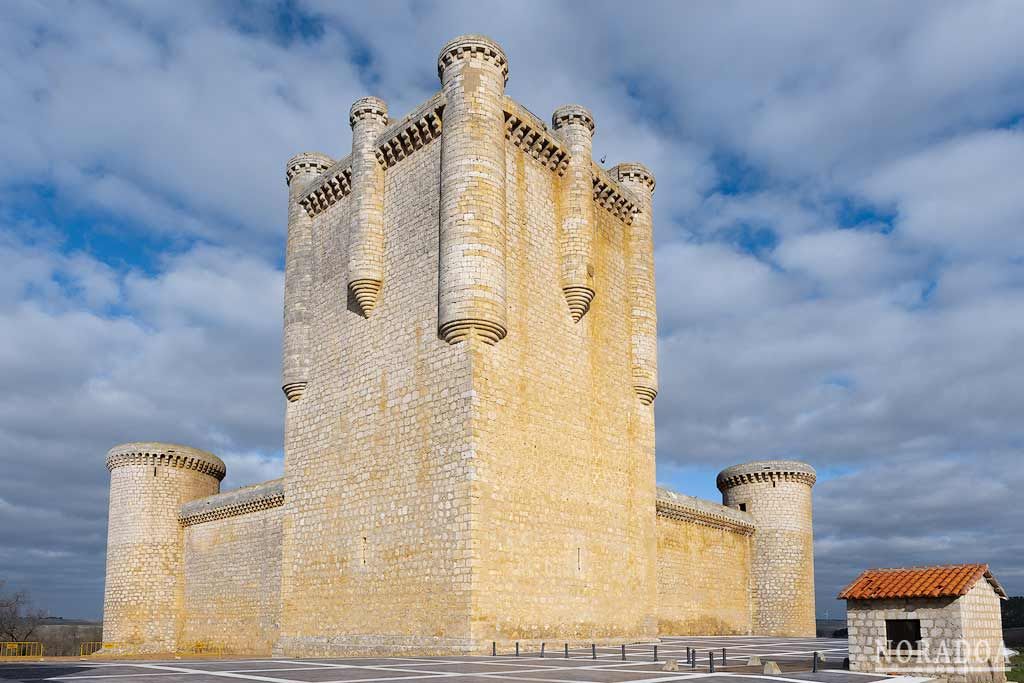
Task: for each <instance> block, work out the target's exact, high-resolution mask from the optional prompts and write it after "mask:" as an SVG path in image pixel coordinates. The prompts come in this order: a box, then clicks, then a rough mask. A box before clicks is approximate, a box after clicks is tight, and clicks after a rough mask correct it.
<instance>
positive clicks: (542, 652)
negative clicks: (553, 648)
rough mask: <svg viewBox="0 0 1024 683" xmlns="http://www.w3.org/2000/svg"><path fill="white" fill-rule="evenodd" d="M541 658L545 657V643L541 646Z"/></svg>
mask: <svg viewBox="0 0 1024 683" xmlns="http://www.w3.org/2000/svg"><path fill="white" fill-rule="evenodd" d="M540 656H541V657H543V656H544V643H541V644H540Z"/></svg>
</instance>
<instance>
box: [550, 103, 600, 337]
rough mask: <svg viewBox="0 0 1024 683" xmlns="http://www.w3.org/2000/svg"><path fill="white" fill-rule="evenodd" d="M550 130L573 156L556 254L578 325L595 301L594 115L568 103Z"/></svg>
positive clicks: (558, 111) (574, 320)
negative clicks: (559, 260) (559, 253)
mask: <svg viewBox="0 0 1024 683" xmlns="http://www.w3.org/2000/svg"><path fill="white" fill-rule="evenodd" d="M551 127H552V129H554V130H555V132H556V133H558V134H559V135H560V136H561V137H562V140H563V142H565V144H566V145H567V146H568V147H569V153H570V154H571V155H572V156H571V157H570V158H569V168H568V171H567V173H566V175H567V177H566V179H565V180H564V186H565V192H564V197H565V200H564V205H565V208H564V209H563V212H562V231H561V236H560V237H559V251H560V252H561V264H560V266H561V280H562V292H563V293H564V294H565V301H566V303H567V304H568V305H569V314H570V315H571V316H572V319H573V322H579V321H580V319H581V318H582V317H583V316H584V315H586V313H587V311H588V310H590V302H591V301H593V299H594V255H593V246H592V242H593V239H594V170H593V168H592V166H593V162H592V161H591V156H592V150H593V137H594V116H593V115H592V114H591V113H590V110H589V109H587V108H586V107H583V106H581V105H578V104H567V105H564V106H561V107H559V108H558V109H556V110H555V113H554V114H552V115H551Z"/></svg>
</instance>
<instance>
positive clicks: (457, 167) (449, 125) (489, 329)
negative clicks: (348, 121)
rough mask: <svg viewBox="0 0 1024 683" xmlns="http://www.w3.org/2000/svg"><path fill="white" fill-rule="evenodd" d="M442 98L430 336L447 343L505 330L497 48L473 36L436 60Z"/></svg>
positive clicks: (500, 59)
mask: <svg viewBox="0 0 1024 683" xmlns="http://www.w3.org/2000/svg"><path fill="white" fill-rule="evenodd" d="M437 74H438V76H439V77H440V78H441V89H442V90H443V91H444V95H445V107H444V132H443V133H442V134H441V230H440V243H441V244H440V247H441V256H440V264H439V268H440V276H439V278H438V316H437V317H438V332H439V333H440V335H441V337H442V338H443V339H444V340H445V341H447V342H448V343H449V344H455V343H458V342H461V341H463V340H464V339H466V338H468V337H469V336H471V335H476V336H477V337H478V338H479V339H480V340H481V341H483V342H485V343H487V344H496V343H497V342H498V341H499V340H501V339H503V338H504V337H505V334H506V332H507V331H508V324H507V322H506V316H507V311H506V301H505V81H506V80H508V59H507V58H506V57H505V53H504V51H502V49H501V46H499V45H498V44H497V43H496V42H494V41H493V40H491V39H490V38H487V37H486V36H479V35H465V36H459V37H458V38H456V39H454V40H452V41H449V42H448V44H447V45H445V46H444V47H443V48H442V49H441V54H440V55H438V58H437Z"/></svg>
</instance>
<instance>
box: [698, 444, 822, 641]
mask: <svg viewBox="0 0 1024 683" xmlns="http://www.w3.org/2000/svg"><path fill="white" fill-rule="evenodd" d="M816 480H817V474H816V473H815V471H814V468H813V467H811V466H810V465H808V464H807V463H803V462H798V461H795V460H762V461H757V462H749V463H746V464H742V465H734V466H733V467H729V468H726V469H724V470H722V471H721V472H720V473H719V475H718V482H717V483H718V490H719V491H721V492H722V502H723V504H725V505H727V506H729V507H733V508H736V509H739V510H742V511H744V512H747V513H749V514H750V515H751V516H752V517H753V518H754V521H755V523H756V526H757V530H756V531H755V532H754V537H753V554H752V561H751V575H752V578H753V585H752V595H751V604H752V607H753V609H752V611H753V631H754V633H755V634H757V635H766V636H809V637H813V636H814V634H815V632H816V630H817V629H816V623H815V614H814V534H813V527H812V523H811V519H812V510H811V508H812V499H811V489H812V488H813V486H814V482H815V481H816Z"/></svg>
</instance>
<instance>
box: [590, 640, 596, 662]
mask: <svg viewBox="0 0 1024 683" xmlns="http://www.w3.org/2000/svg"><path fill="white" fill-rule="evenodd" d="M590 658H591V659H597V645H595V644H594V643H591V644H590Z"/></svg>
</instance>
